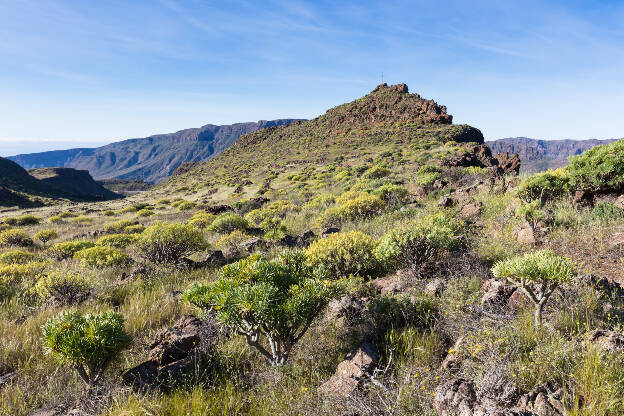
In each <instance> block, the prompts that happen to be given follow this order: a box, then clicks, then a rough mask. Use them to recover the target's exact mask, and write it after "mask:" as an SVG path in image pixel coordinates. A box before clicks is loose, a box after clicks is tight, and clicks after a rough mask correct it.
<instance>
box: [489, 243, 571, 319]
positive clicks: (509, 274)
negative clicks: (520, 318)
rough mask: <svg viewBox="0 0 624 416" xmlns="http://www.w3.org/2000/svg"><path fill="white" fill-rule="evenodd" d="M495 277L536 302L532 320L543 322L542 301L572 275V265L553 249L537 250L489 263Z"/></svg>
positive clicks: (544, 301)
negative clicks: (505, 281)
mask: <svg viewBox="0 0 624 416" xmlns="http://www.w3.org/2000/svg"><path fill="white" fill-rule="evenodd" d="M492 273H493V274H494V276H495V277H498V278H504V279H507V280H508V281H509V282H511V283H512V284H513V285H515V286H517V287H518V289H520V290H522V292H523V293H524V294H525V295H527V297H528V298H529V299H530V300H531V301H532V302H533V304H534V305H535V310H534V317H533V319H534V324H535V328H536V329H539V328H540V327H541V326H542V314H543V311H544V305H546V302H548V299H549V298H550V296H551V295H552V294H553V293H554V291H555V290H557V288H558V287H559V286H560V285H561V284H563V283H567V282H570V281H571V280H572V279H573V278H574V277H575V276H576V271H575V268H574V265H573V264H572V262H571V261H569V260H568V259H566V258H564V257H561V256H559V255H557V254H556V253H555V252H553V251H552V250H538V251H534V252H531V253H527V254H524V255H522V256H516V257H512V258H509V259H507V260H502V261H499V262H498V263H496V264H495V265H494V267H492Z"/></svg>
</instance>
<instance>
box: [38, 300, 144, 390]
mask: <svg viewBox="0 0 624 416" xmlns="http://www.w3.org/2000/svg"><path fill="white" fill-rule="evenodd" d="M123 323H124V319H123V316H122V315H120V314H118V313H115V312H110V311H108V312H102V313H99V314H87V315H82V314H80V313H79V312H77V311H72V310H68V311H64V312H61V313H60V314H59V315H57V316H54V317H52V318H50V319H48V320H47V321H46V323H45V324H44V325H43V328H42V329H43V340H42V343H43V347H44V349H45V351H46V353H49V354H52V355H53V356H54V358H56V359H57V360H58V362H59V363H60V364H66V365H69V366H71V367H73V368H75V369H76V371H77V372H78V375H79V376H80V378H81V379H82V380H83V381H84V382H85V384H86V385H87V387H88V388H91V387H93V386H94V385H95V384H97V382H98V381H99V379H100V377H101V376H102V373H103V372H104V370H106V368H107V367H108V366H109V364H110V363H111V361H112V360H114V359H115V358H116V357H117V356H118V355H119V353H120V352H121V351H122V350H123V349H125V348H126V347H127V346H128V345H129V344H130V342H131V341H132V339H131V338H130V336H129V335H128V334H126V332H125V331H124V327H123Z"/></svg>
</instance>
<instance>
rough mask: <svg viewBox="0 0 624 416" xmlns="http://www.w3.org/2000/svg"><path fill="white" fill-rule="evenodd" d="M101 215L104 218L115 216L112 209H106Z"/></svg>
mask: <svg viewBox="0 0 624 416" xmlns="http://www.w3.org/2000/svg"><path fill="white" fill-rule="evenodd" d="M102 215H104V216H106V217H114V216H115V215H116V214H115V211H113V210H112V209H107V210H106V211H104V212H103V213H102Z"/></svg>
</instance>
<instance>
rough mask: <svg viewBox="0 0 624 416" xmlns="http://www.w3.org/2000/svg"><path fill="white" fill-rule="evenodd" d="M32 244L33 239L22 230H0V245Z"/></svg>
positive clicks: (22, 245) (20, 245) (23, 245)
mask: <svg viewBox="0 0 624 416" xmlns="http://www.w3.org/2000/svg"><path fill="white" fill-rule="evenodd" d="M33 244H34V243H33V240H32V239H31V238H30V236H29V235H28V233H27V232H26V231H24V230H19V229H9V230H5V231H2V232H0V246H18V247H29V246H32V245H33Z"/></svg>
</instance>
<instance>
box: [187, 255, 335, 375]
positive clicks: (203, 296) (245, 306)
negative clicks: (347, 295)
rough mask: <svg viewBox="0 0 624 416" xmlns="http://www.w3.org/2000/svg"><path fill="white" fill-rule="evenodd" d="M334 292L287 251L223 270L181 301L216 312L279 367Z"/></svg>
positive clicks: (270, 361) (191, 291)
mask: <svg viewBox="0 0 624 416" xmlns="http://www.w3.org/2000/svg"><path fill="white" fill-rule="evenodd" d="M338 292H339V290H338V289H337V287H336V285H335V284H333V283H330V282H328V281H324V280H321V279H318V278H316V277H315V276H314V275H313V273H312V270H311V268H310V267H308V266H306V263H305V257H304V255H303V253H301V252H300V251H287V252H284V253H282V254H281V255H280V256H279V257H278V258H277V259H275V260H269V259H267V258H266V257H265V256H263V255H260V254H257V255H253V256H250V257H248V258H246V259H243V260H240V261H238V262H236V263H233V264H231V265H228V266H225V267H223V268H222V277H221V278H220V279H219V280H217V281H214V282H208V283H196V284H194V285H192V286H191V287H190V288H189V289H188V290H187V291H186V292H185V293H184V299H185V300H186V301H188V302H189V303H191V304H193V305H195V306H197V307H199V308H200V309H202V310H204V311H210V310H214V311H215V313H216V317H217V319H218V320H219V321H220V322H221V323H222V324H224V325H226V326H228V327H229V328H231V329H233V330H234V331H235V332H237V333H238V334H240V335H242V336H244V337H245V340H246V341H247V343H248V344H249V345H250V346H252V347H254V348H255V349H256V350H258V351H259V352H260V354H262V355H263V356H264V357H265V358H266V359H267V361H268V362H269V363H270V364H271V365H272V366H279V365H282V364H284V363H285V362H286V361H287V360H288V357H289V355H290V352H291V350H292V347H293V346H294V345H295V344H296V343H297V342H298V341H299V340H300V339H301V337H302V336H303V335H304V334H305V333H306V331H307V330H308V328H309V327H310V325H311V324H312V321H313V320H314V318H316V317H317V316H318V314H319V313H320V312H321V311H322V310H323V308H324V307H325V306H326V305H327V304H328V303H329V301H330V300H331V299H333V298H334V297H335V296H336V295H337V294H338Z"/></svg>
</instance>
